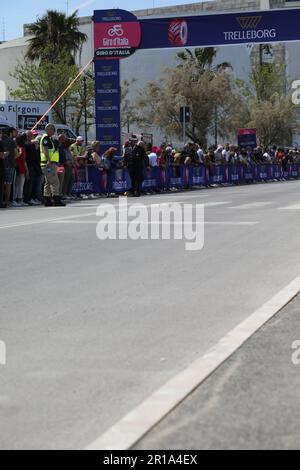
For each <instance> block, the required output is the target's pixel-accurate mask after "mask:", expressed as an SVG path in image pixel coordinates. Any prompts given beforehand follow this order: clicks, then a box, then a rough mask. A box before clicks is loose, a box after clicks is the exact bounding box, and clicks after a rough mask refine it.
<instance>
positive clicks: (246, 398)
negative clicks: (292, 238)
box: [135, 296, 300, 450]
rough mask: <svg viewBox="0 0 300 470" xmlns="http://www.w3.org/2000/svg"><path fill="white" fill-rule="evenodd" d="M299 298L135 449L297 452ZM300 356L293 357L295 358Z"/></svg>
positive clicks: (299, 419) (299, 415) (299, 423)
mask: <svg viewBox="0 0 300 470" xmlns="http://www.w3.org/2000/svg"><path fill="white" fill-rule="evenodd" d="M296 340H300V296H298V297H297V298H296V299H295V300H294V301H293V302H291V303H290V304H289V305H288V306H287V307H286V308H285V309H284V310H283V311H281V312H279V314H277V316H276V317H274V318H273V319H272V320H271V321H270V322H269V323H267V324H266V325H265V326H264V327H263V328H262V329H261V330H260V331H259V332H258V333H256V334H255V335H254V336H253V337H252V338H250V340H249V341H248V342H247V343H246V344H245V345H244V346H243V347H242V348H241V349H240V350H238V351H237V352H236V353H235V354H234V355H233V356H232V357H231V358H230V359H229V360H228V361H227V362H226V363H225V364H223V365H222V366H221V367H220V368H219V369H218V370H217V371H216V372H215V373H214V374H213V375H212V376H211V377H210V378H208V379H207V380H206V382H204V383H203V384H202V385H201V386H200V387H199V388H198V389H197V390H196V391H195V392H194V393H193V394H192V395H191V396H190V397H188V398H187V399H186V400H185V402H184V403H183V404H182V405H180V406H179V407H178V408H177V409H176V410H175V411H173V413H171V414H170V415H169V416H168V417H167V418H166V419H165V420H164V421H163V422H162V423H160V424H159V425H158V426H156V427H155V428H154V429H153V430H152V431H151V432H150V433H149V434H148V435H147V436H146V437H145V438H144V439H143V440H142V441H141V442H140V443H138V444H137V445H136V446H135V449H146V450H149V449H151V450H155V449H162V450H167V449H169V450H173V449H179V450H181V449H190V450H193V449H199V450H201V449H300V365H294V364H293V362H292V355H293V354H294V353H295V350H293V349H292V343H293V342H294V341H296ZM299 357H300V354H298V358H299Z"/></svg>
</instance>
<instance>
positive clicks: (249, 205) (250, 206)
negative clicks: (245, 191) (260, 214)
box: [228, 202, 272, 209]
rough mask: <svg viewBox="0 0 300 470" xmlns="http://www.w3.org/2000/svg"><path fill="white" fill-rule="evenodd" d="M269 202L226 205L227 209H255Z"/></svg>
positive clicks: (267, 204) (269, 203)
mask: <svg viewBox="0 0 300 470" xmlns="http://www.w3.org/2000/svg"><path fill="white" fill-rule="evenodd" d="M271 204H272V203H271V202H250V203H247V204H241V205H239V206H232V207H228V209H256V208H259V207H265V206H269V205H271Z"/></svg>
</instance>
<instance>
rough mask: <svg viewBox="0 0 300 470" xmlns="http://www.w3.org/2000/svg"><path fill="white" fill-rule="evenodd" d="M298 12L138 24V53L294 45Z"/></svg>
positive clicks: (192, 17)
mask: <svg viewBox="0 0 300 470" xmlns="http://www.w3.org/2000/svg"><path fill="white" fill-rule="evenodd" d="M299 22H300V10H299V9H294V10H270V11H257V12H247V13H245V12H244V13H223V14H217V15H206V14H205V15H200V16H186V17H178V18H158V19H157V18H155V19H149V20H145V19H143V20H141V28H142V41H141V44H140V47H139V48H140V49H156V48H169V47H192V46H195V47H201V46H219V45H234V44H243V43H245V44H249V43H267V42H281V41H283V42H284V41H298V40H299V39H300V30H299Z"/></svg>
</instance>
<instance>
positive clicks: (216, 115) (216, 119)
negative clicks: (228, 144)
mask: <svg viewBox="0 0 300 470" xmlns="http://www.w3.org/2000/svg"><path fill="white" fill-rule="evenodd" d="M218 134H219V129H218V107H217V106H215V145H218V137H219V136H218Z"/></svg>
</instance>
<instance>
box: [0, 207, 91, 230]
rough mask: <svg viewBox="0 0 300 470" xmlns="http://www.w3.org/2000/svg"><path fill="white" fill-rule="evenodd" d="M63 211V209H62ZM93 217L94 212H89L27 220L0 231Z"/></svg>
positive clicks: (1, 227) (7, 226)
mask: <svg viewBox="0 0 300 470" xmlns="http://www.w3.org/2000/svg"><path fill="white" fill-rule="evenodd" d="M62 210H63V209H62ZM92 215H95V212H90V213H89V214H81V215H78V214H77V215H67V216H64V217H55V218H54V219H53V218H52V219H39V220H29V221H26V222H15V223H14V224H6V225H0V230H4V229H9V228H15V227H25V226H26V225H37V224H48V223H50V222H55V221H56V220H67V219H77V218H79V217H91V216H92Z"/></svg>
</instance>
